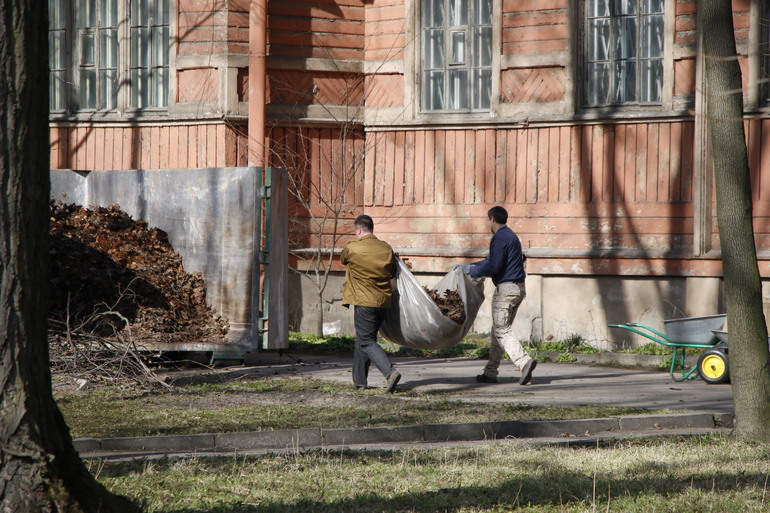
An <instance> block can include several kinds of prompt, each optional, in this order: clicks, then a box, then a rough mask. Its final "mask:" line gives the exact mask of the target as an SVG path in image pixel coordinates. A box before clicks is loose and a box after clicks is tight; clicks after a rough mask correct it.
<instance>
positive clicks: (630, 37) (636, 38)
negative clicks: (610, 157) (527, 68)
mask: <svg viewBox="0 0 770 513" xmlns="http://www.w3.org/2000/svg"><path fill="white" fill-rule="evenodd" d="M664 3H665V0H587V1H586V4H585V28H584V31H585V49H584V51H585V68H584V69H585V75H584V82H583V84H584V96H583V97H584V104H585V105H586V106H587V107H601V106H614V105H654V104H660V103H661V100H662V91H663V40H664Z"/></svg>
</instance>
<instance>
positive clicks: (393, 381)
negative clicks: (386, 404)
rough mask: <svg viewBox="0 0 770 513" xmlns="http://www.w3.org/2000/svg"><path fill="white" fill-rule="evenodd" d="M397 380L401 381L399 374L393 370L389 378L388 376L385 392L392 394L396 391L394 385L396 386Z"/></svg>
mask: <svg viewBox="0 0 770 513" xmlns="http://www.w3.org/2000/svg"><path fill="white" fill-rule="evenodd" d="M399 380H401V373H400V372H398V371H396V370H394V371H393V372H391V373H390V376H388V384H387V386H386V387H385V392H387V393H389V394H392V393H393V392H394V391H395V390H396V385H398V382H399Z"/></svg>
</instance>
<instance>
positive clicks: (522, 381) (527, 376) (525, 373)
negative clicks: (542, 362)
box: [519, 360, 537, 385]
mask: <svg viewBox="0 0 770 513" xmlns="http://www.w3.org/2000/svg"><path fill="white" fill-rule="evenodd" d="M535 367H537V360H530V361H528V362H527V364H526V365H524V368H523V369H521V378H519V385H526V384H527V383H529V380H531V379H532V371H533V370H535Z"/></svg>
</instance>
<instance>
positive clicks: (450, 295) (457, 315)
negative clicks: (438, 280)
mask: <svg viewBox="0 0 770 513" xmlns="http://www.w3.org/2000/svg"><path fill="white" fill-rule="evenodd" d="M425 290H426V291H427V292H428V296H430V298H431V299H432V300H433V302H434V303H436V306H438V307H439V309H440V310H441V313H442V314H444V316H445V317H447V318H449V319H450V320H452V321H454V322H456V323H457V324H462V323H464V322H465V318H466V317H465V303H463V299H462V298H461V297H460V293H459V292H457V291H456V290H449V289H447V290H445V291H444V294H439V292H438V291H437V290H435V289H428V288H426V289H425Z"/></svg>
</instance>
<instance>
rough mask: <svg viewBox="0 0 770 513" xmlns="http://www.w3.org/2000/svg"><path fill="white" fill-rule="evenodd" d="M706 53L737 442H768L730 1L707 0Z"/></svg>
mask: <svg viewBox="0 0 770 513" xmlns="http://www.w3.org/2000/svg"><path fill="white" fill-rule="evenodd" d="M700 8H701V9H702V11H701V15H702V20H703V26H702V30H703V34H706V35H707V37H704V38H703V50H704V54H705V55H704V57H705V72H706V75H705V76H706V87H707V89H708V97H707V98H708V105H707V112H708V119H709V131H710V138H711V148H712V153H713V159H714V180H715V186H716V193H717V222H718V225H719V239H720V243H721V249H722V263H723V269H724V277H725V293H726V297H727V312H728V313H727V325H728V331H729V334H730V335H729V346H730V354H729V362H730V379H731V382H732V388H733V397H734V399H735V413H736V421H737V424H736V430H735V434H736V436H737V437H738V438H739V439H741V440H747V441H748V440H754V441H763V442H770V362H769V361H768V347H767V328H766V325H765V317H764V314H763V312H762V284H761V281H760V277H759V269H758V266H757V250H756V246H755V244H754V229H753V226H752V200H751V181H750V176H749V165H748V156H747V151H746V136H745V133H744V128H743V89H742V83H741V69H740V66H739V64H738V60H737V52H736V47H735V32H734V28H733V21H732V20H733V18H732V5H731V2H730V0H704V1H703V2H701V3H700Z"/></svg>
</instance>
